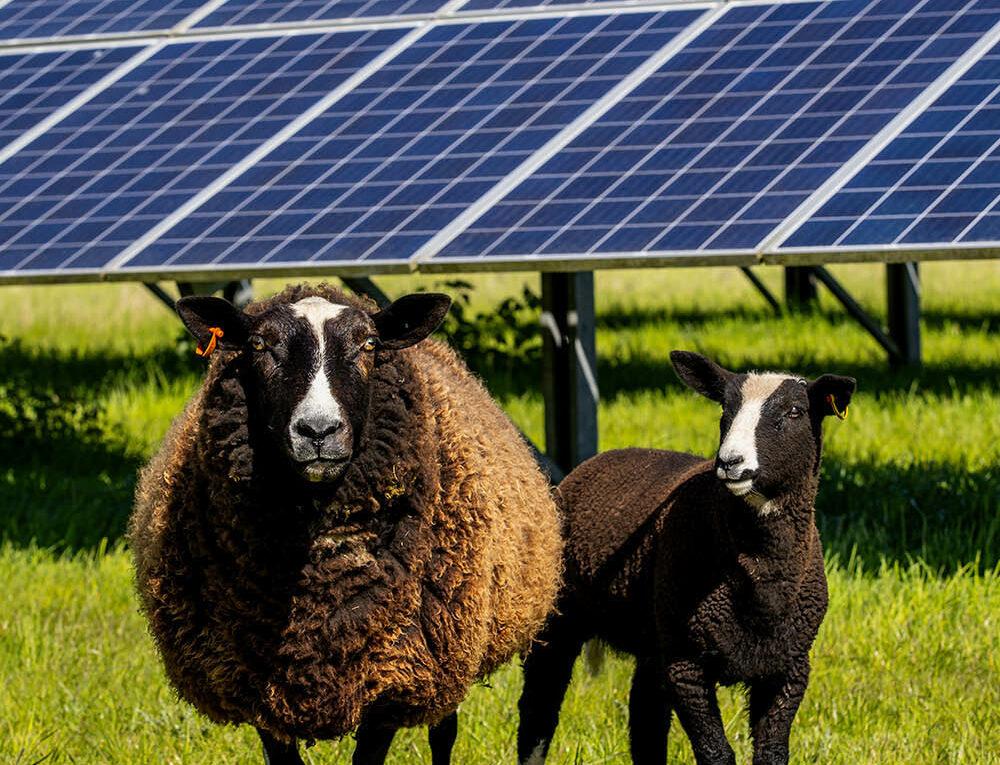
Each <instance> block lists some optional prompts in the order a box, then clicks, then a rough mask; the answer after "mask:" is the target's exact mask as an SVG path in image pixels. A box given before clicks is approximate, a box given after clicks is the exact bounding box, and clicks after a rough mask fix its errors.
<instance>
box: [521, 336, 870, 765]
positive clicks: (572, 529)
mask: <svg viewBox="0 0 1000 765" xmlns="http://www.w3.org/2000/svg"><path fill="white" fill-rule="evenodd" d="M670 357H671V360H672V361H673V364H674V367H675V369H676V370H677V373H678V375H679V376H680V378H681V380H683V381H684V382H685V383H686V384H687V385H689V386H690V387H691V388H693V389H694V390H696V391H697V392H698V393H701V394H702V395H703V396H706V397H708V398H710V399H712V400H713V401H716V402H719V403H720V404H722V420H721V425H720V430H721V438H720V447H719V452H718V456H717V457H716V459H714V460H706V459H703V458H701V457H697V456H694V455H691V454H683V453H679V452H670V451H660V450H655V449H623V450H617V451H610V452H606V453H604V454H600V455H598V456H596V457H594V458H592V459H590V460H588V461H586V462H584V463H583V464H582V465H580V466H579V467H578V468H576V469H575V470H574V471H573V472H571V473H570V474H569V475H568V476H566V478H565V479H564V480H563V482H562V483H561V484H560V486H559V490H558V493H557V504H558V505H559V506H560V509H561V512H562V515H563V523H564V531H565V536H566V548H565V553H564V555H565V569H566V571H565V585H564V590H563V592H562V594H561V596H560V601H559V605H558V609H557V615H556V616H554V617H552V618H551V620H550V622H549V623H548V625H547V627H546V629H545V631H544V632H543V634H542V635H541V637H540V640H541V645H539V646H537V647H536V649H535V650H534V651H533V652H532V653H531V654H530V655H529V656H528V657H527V659H526V661H525V664H524V690H523V693H522V696H521V700H520V715H521V723H520V729H519V731H518V756H519V760H520V762H521V763H532V764H533V765H534V764H537V763H541V762H543V761H544V759H545V755H546V753H547V750H548V746H549V742H550V741H551V739H552V735H553V733H554V732H555V728H556V724H557V722H558V716H559V706H560V704H561V702H562V698H563V695H564V693H565V691H566V687H567V685H568V683H569V679H570V675H571V672H572V667H573V662H574V660H575V659H576V656H577V654H578V653H579V652H580V649H581V647H582V646H583V644H584V642H586V641H588V640H590V639H592V638H599V639H600V640H602V641H603V642H605V643H607V644H608V645H610V646H611V647H612V648H613V649H616V650H618V651H621V652H625V653H628V654H632V655H634V656H635V657H636V669H635V674H634V676H633V679H632V688H631V694H630V697H629V735H630V745H631V752H632V761H633V762H635V763H655V764H656V765H662V763H663V762H664V761H665V760H666V751H667V733H668V731H669V726H670V715H671V710H674V711H676V712H677V716H678V718H679V719H680V722H681V725H683V726H684V730H685V731H686V732H687V734H688V737H689V738H690V740H691V743H692V746H693V748H694V754H695V759H696V760H697V762H698V763H699V765H708V763H726V764H729V765H733V764H735V762H736V759H735V755H734V753H733V750H732V748H731V747H730V745H729V742H728V741H727V740H726V735H725V730H724V728H723V723H722V719H721V716H720V714H719V709H718V705H717V702H716V696H715V688H716V685H717V684H719V683H721V684H724V685H731V684H734V683H744V684H746V686H747V687H748V689H749V715H750V727H751V733H752V735H753V743H754V758H753V762H754V765H765V764H767V763H787V762H788V737H789V731H790V729H791V725H792V720H793V718H794V717H795V714H796V711H797V710H798V708H799V704H800V702H801V701H802V697H803V694H804V693H805V689H806V684H807V682H808V679H809V648H810V646H811V645H812V643H813V640H814V639H815V637H816V633H817V631H818V630H819V626H820V622H821V621H822V620H823V616H824V614H825V613H826V607H827V586H826V574H825V570H824V565H823V553H822V549H821V546H820V539H819V533H818V531H817V529H816V525H815V522H814V509H813V502H814V500H815V497H816V491H817V488H818V485H819V467H820V458H821V455H822V447H823V436H822V422H823V419H824V418H825V417H827V416H828V415H831V414H838V415H843V414H844V413H846V410H847V405H848V402H849V401H850V399H851V395H852V393H853V392H854V388H855V381H854V380H853V379H851V378H848V377H840V376H836V375H823V376H822V377H819V378H818V379H816V380H813V381H807V380H805V379H803V378H801V377H798V376H796V375H788V374H774V373H768V374H754V373H750V374H735V373H733V372H729V371H727V370H725V369H723V368H722V367H720V366H719V365H717V364H716V363H714V362H713V361H711V360H709V359H707V358H705V357H704V356H700V355H698V354H696V353H690V352H683V351H674V352H673V353H671V356H670Z"/></svg>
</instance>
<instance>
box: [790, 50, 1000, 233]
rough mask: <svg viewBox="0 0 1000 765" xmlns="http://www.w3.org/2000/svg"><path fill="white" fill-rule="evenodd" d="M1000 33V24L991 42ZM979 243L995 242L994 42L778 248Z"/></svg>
mask: <svg viewBox="0 0 1000 765" xmlns="http://www.w3.org/2000/svg"><path fill="white" fill-rule="evenodd" d="M998 38H1000V30H998V34H997V35H996V36H991V38H990V40H991V41H992V42H993V43H994V44H995V43H996V42H997V39H998ZM818 236H821V238H819V239H818ZM817 241H819V242H820V243H821V244H819V245H818V244H817ZM985 242H993V243H994V244H996V243H1000V44H995V47H994V48H993V49H992V50H991V51H990V52H989V53H988V54H987V55H985V56H983V57H982V58H980V59H979V60H977V61H976V62H975V63H974V64H973V65H972V66H971V67H969V68H968V70H967V71H966V72H964V73H963V74H962V75H961V76H960V77H958V78H956V79H954V80H953V81H952V83H951V85H950V87H949V88H948V89H947V90H945V91H944V92H942V93H940V94H939V95H938V97H937V98H936V99H935V100H934V102H933V103H931V104H930V105H929V106H927V108H926V109H925V110H924V111H923V112H922V113H921V114H920V115H919V116H917V117H915V118H914V119H913V120H912V121H910V123H909V124H907V125H906V127H905V128H904V129H903V130H902V131H900V132H899V134H898V135H897V136H896V137H894V139H893V140H892V141H891V142H889V143H887V144H886V145H885V146H883V147H882V150H881V151H880V152H879V153H878V154H877V155H876V156H875V157H874V158H873V159H871V160H870V161H869V162H868V163H866V164H865V165H864V166H863V167H862V168H860V169H858V170H857V171H856V173H855V174H854V175H853V176H852V177H851V178H850V180H849V181H848V182H847V183H845V184H844V185H843V186H842V188H841V189H839V190H837V191H836V193H833V194H831V195H829V196H828V198H827V199H826V200H825V201H824V203H823V205H822V206H819V207H818V209H817V210H816V211H815V212H814V213H813V214H812V215H811V216H810V217H809V219H808V220H806V221H805V222H804V223H802V225H801V226H800V227H799V228H798V229H796V230H795V231H793V232H792V233H791V234H790V235H789V236H788V238H787V239H786V240H785V241H784V242H783V243H782V244H781V246H780V247H779V248H778V251H779V252H788V251H798V250H806V251H807V250H809V249H819V248H822V249H831V248H835V249H837V250H848V249H853V248H858V247H869V248H877V249H879V250H886V249H893V248H914V247H918V248H919V247H922V246H927V245H933V244H935V243H936V244H938V245H939V246H941V245H947V246H958V245H967V246H982V243H985Z"/></svg>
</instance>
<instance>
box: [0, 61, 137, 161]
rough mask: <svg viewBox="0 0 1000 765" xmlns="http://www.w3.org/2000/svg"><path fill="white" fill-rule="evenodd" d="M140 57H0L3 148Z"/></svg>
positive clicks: (0, 125)
mask: <svg viewBox="0 0 1000 765" xmlns="http://www.w3.org/2000/svg"><path fill="white" fill-rule="evenodd" d="M138 51H139V48H135V47H122V48H104V49H91V50H62V51H51V52H47V53H29V54H15V55H7V56H0V146H4V145H7V144H9V143H10V142H11V141H13V140H15V139H16V138H20V137H21V136H22V135H23V134H24V133H25V131H27V130H30V129H31V128H33V127H34V126H35V125H37V124H38V123H39V122H41V121H42V120H43V119H45V118H46V117H48V116H49V115H50V114H51V113H52V112H53V111H54V110H56V109H58V108H59V107H61V106H64V105H65V104H67V103H69V102H70V101H71V100H73V99H74V98H75V97H76V96H78V95H80V93H82V92H83V91H84V90H86V89H87V88H89V87H90V86H91V85H93V84H94V83H96V82H97V81H98V80H100V79H101V78H102V77H104V76H105V75H107V74H109V73H110V72H111V71H113V70H114V69H116V68H117V67H118V66H120V65H121V64H123V63H124V62H125V61H127V60H128V59H129V58H131V57H132V56H134V55H135V54H136V53H137V52H138Z"/></svg>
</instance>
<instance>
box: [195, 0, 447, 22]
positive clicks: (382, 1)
mask: <svg viewBox="0 0 1000 765" xmlns="http://www.w3.org/2000/svg"><path fill="white" fill-rule="evenodd" d="M447 1H448V0H299V1H298V2H289V0H228V2H226V3H223V4H222V6H220V7H219V8H217V9H216V10H214V11H212V12H211V13H209V14H208V15H207V16H206V17H205V18H204V19H202V20H201V21H199V22H198V24H197V25H196V27H224V26H237V25H243V24H281V23H288V22H297V21H322V20H332V19H351V18H370V17H377V16H406V15H413V14H421V13H434V12H435V11H437V10H438V9H440V8H441V6H443V5H444V4H445V3H446V2H447Z"/></svg>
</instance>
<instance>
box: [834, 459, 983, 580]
mask: <svg viewBox="0 0 1000 765" xmlns="http://www.w3.org/2000/svg"><path fill="white" fill-rule="evenodd" d="M998 500H1000V466H997V467H996V468H993V469H989V470H981V471H965V470H961V469H958V468H956V467H954V466H951V465H940V464H916V465H913V466H910V467H905V468H904V467H900V466H898V465H894V466H890V465H878V464H871V463H852V464H844V463H840V462H837V461H834V460H830V459H827V460H824V463H823V475H822V479H821V482H820V490H819V496H818V497H817V501H816V512H817V523H818V525H819V528H820V533H821V536H822V538H823V547H824V550H825V551H826V553H827V554H828V555H831V554H832V555H836V556H837V557H838V558H839V559H840V561H841V562H842V563H846V562H847V561H849V560H851V559H852V558H854V559H857V560H859V561H860V562H861V563H862V565H863V566H864V567H865V568H866V569H872V568H877V567H878V565H879V562H880V561H881V560H882V559H883V558H884V559H885V560H887V561H888V562H889V563H890V564H892V563H896V562H899V563H903V564H906V563H908V562H909V561H910V560H912V559H921V560H923V561H924V562H925V563H926V564H927V565H928V566H930V567H931V568H932V569H934V570H940V571H941V572H942V573H944V574H947V573H950V572H953V571H954V570H955V567H956V566H957V565H960V564H966V563H974V562H976V561H977V560H978V562H979V566H980V569H993V568H994V567H996V566H997V564H998V563H1000V514H998V513H997V503H998Z"/></svg>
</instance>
